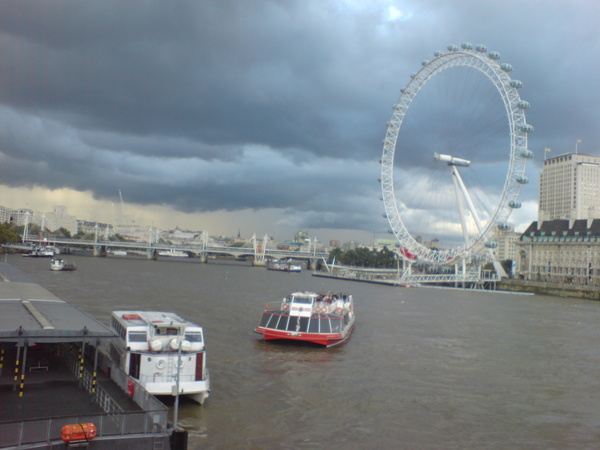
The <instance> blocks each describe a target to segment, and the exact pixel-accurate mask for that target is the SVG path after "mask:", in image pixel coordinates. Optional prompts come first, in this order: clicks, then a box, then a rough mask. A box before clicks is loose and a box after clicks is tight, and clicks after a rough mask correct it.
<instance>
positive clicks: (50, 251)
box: [23, 247, 60, 258]
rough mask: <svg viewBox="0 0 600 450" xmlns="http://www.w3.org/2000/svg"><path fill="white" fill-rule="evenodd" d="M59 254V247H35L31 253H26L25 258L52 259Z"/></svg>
mask: <svg viewBox="0 0 600 450" xmlns="http://www.w3.org/2000/svg"><path fill="white" fill-rule="evenodd" d="M59 253H60V250H59V249H58V248H57V247H33V249H32V250H31V253H24V254H23V256H29V257H32V258H51V257H53V256H54V255H58V254H59Z"/></svg>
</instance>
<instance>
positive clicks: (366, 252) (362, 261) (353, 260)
mask: <svg viewBox="0 0 600 450" xmlns="http://www.w3.org/2000/svg"><path fill="white" fill-rule="evenodd" d="M334 260H335V262H336V263H339V264H342V265H345V266H355V267H368V268H377V269H395V268H396V267H398V258H397V255H396V253H394V252H393V251H391V250H389V249H388V248H387V247H383V249H381V250H370V249H368V248H366V247H359V248H357V249H353V250H346V251H343V250H342V249H340V248H334V249H333V250H331V252H329V258H328V263H333V262H334Z"/></svg>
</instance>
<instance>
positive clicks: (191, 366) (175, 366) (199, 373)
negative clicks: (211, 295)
mask: <svg viewBox="0 0 600 450" xmlns="http://www.w3.org/2000/svg"><path fill="white" fill-rule="evenodd" d="M111 326H112V328H113V329H114V330H115V331H116V332H117V334H118V335H119V336H120V338H118V339H115V340H114V342H113V343H112V344H111V348H110V356H111V358H112V359H113V361H115V363H117V364H118V365H119V367H120V368H121V369H122V370H123V371H125V373H127V374H128V375H129V376H130V377H131V378H133V379H135V380H137V381H138V382H139V383H140V384H141V385H142V387H144V388H145V389H146V390H147V391H148V392H150V393H151V394H153V395H173V396H175V395H177V393H179V395H185V396H188V397H190V398H192V399H193V400H195V401H197V402H198V403H200V404H203V403H204V400H206V398H207V397H208V395H209V392H210V379H209V375H208V369H207V367H206V350H205V348H204V333H203V330H202V327H200V326H198V325H196V324H194V323H192V322H190V321H188V320H185V319H183V318H181V317H180V316H179V315H177V314H175V313H172V312H158V311H113V313H112V316H111ZM177 385H179V390H178V389H177Z"/></svg>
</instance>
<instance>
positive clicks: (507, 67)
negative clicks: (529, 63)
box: [500, 63, 513, 72]
mask: <svg viewBox="0 0 600 450" xmlns="http://www.w3.org/2000/svg"><path fill="white" fill-rule="evenodd" d="M500 68H501V69H502V70H504V71H505V72H512V70H513V68H512V66H511V65H510V64H506V63H504V64H500Z"/></svg>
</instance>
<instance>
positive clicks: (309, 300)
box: [293, 295, 313, 305]
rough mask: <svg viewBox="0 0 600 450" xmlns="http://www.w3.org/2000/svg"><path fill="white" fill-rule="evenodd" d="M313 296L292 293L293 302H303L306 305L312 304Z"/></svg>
mask: <svg viewBox="0 0 600 450" xmlns="http://www.w3.org/2000/svg"><path fill="white" fill-rule="evenodd" d="M312 301H313V298H312V297H310V296H308V295H294V298H293V302H294V303H305V304H308V305H312Z"/></svg>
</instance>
